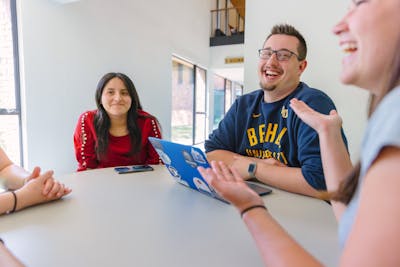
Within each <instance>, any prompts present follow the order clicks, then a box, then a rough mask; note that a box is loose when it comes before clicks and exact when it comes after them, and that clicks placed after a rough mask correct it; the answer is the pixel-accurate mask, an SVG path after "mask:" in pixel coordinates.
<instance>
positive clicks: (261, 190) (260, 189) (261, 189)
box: [246, 181, 272, 196]
mask: <svg viewBox="0 0 400 267" xmlns="http://www.w3.org/2000/svg"><path fill="white" fill-rule="evenodd" d="M246 184H247V185H248V186H249V187H250V188H251V189H253V190H254V191H255V192H256V193H257V194H259V195H260V196H264V195H267V194H270V193H272V189H270V188H268V187H266V186H264V185H262V184H259V183H257V182H251V181H246Z"/></svg>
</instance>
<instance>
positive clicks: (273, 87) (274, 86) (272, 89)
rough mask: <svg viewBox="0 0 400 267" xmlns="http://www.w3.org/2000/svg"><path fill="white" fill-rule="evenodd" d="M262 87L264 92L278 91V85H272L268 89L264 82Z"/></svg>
mask: <svg viewBox="0 0 400 267" xmlns="http://www.w3.org/2000/svg"><path fill="white" fill-rule="evenodd" d="M260 87H261V88H262V89H263V91H268V92H271V91H274V90H275V89H276V85H271V86H268V87H267V86H264V85H263V84H262V82H260Z"/></svg>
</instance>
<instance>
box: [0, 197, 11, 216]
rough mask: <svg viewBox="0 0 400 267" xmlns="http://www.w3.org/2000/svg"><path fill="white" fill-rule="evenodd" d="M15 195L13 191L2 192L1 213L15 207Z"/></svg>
mask: <svg viewBox="0 0 400 267" xmlns="http://www.w3.org/2000/svg"><path fill="white" fill-rule="evenodd" d="M14 202H15V200H14V196H13V194H12V193H11V192H4V193H1V194H0V203H1V205H0V214H4V213H6V212H9V211H11V210H12V209H13V207H14Z"/></svg>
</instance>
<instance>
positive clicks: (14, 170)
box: [0, 164, 30, 190]
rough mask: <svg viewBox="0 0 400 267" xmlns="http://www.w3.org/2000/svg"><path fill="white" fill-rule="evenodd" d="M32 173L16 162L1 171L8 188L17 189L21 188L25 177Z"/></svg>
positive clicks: (0, 174) (0, 175)
mask: <svg viewBox="0 0 400 267" xmlns="http://www.w3.org/2000/svg"><path fill="white" fill-rule="evenodd" d="M29 175H30V173H29V172H27V171H26V170H25V169H24V168H22V167H20V166H17V165H15V164H11V165H9V166H7V167H5V168H4V169H3V170H1V172H0V177H1V179H2V180H3V182H4V185H5V187H6V188H7V189H10V190H15V189H18V188H21V187H22V186H23V185H24V183H25V179H26V178H28V177H29Z"/></svg>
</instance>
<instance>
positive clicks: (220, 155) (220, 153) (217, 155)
mask: <svg viewBox="0 0 400 267" xmlns="http://www.w3.org/2000/svg"><path fill="white" fill-rule="evenodd" d="M237 155H239V154H237V153H234V152H232V151H229V150H222V149H217V150H213V151H211V152H208V153H207V160H208V161H210V162H211V161H212V160H214V161H223V162H224V163H225V164H227V165H231V164H232V162H233V161H234V157H235V156H237Z"/></svg>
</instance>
